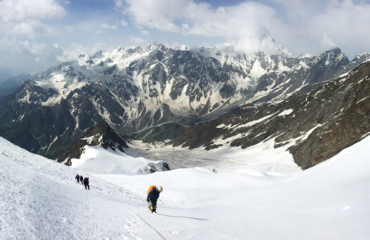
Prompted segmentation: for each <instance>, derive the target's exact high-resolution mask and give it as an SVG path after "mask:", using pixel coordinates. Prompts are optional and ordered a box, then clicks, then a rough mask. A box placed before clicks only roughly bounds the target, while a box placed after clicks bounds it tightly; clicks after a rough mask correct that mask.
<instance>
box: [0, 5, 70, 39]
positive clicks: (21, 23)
mask: <svg viewBox="0 0 370 240" xmlns="http://www.w3.org/2000/svg"><path fill="white" fill-rule="evenodd" d="M66 14H67V13H66V11H65V10H64V9H63V8H62V7H61V6H60V4H59V2H58V1H55V0H37V1H29V0H3V1H0V32H1V33H0V34H2V35H28V36H30V37H33V36H37V35H45V34H49V33H50V32H51V29H50V28H49V27H47V25H45V24H43V23H42V22H43V21H53V20H58V19H62V18H63V17H64V16H65V15H66Z"/></svg>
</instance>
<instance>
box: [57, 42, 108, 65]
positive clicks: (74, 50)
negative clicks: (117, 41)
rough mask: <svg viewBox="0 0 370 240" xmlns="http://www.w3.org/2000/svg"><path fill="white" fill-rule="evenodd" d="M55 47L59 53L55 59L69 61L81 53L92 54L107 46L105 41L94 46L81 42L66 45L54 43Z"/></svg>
mask: <svg viewBox="0 0 370 240" xmlns="http://www.w3.org/2000/svg"><path fill="white" fill-rule="evenodd" d="M53 47H54V49H55V50H58V51H57V52H58V53H59V55H56V56H55V60H56V61H58V62H67V61H74V60H76V59H77V58H78V56H80V55H81V54H85V55H92V54H94V53H95V52H97V51H98V50H102V49H104V47H105V44H104V43H97V44H95V46H93V47H86V46H84V45H81V44H77V43H71V44H70V45H69V46H67V47H65V46H62V45H60V44H58V43H54V44H53Z"/></svg>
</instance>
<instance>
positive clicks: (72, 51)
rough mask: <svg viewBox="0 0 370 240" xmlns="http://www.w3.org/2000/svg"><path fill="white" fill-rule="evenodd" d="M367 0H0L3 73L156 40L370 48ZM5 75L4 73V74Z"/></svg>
mask: <svg viewBox="0 0 370 240" xmlns="http://www.w3.org/2000/svg"><path fill="white" fill-rule="evenodd" d="M369 24H370V1H366V0H310V1H307V0H256V1H241V0H206V1H200V0H0V74H3V75H5V74H6V73H5V72H6V71H5V70H7V71H11V73H8V74H9V75H13V74H18V73H21V72H32V71H41V70H46V69H47V68H48V67H50V66H53V65H57V64H59V63H60V62H63V61H69V60H73V59H75V58H76V57H77V56H78V55H79V54H81V53H85V54H91V53H93V52H95V51H97V50H101V49H103V50H112V49H114V48H117V47H119V46H121V47H128V46H131V45H144V44H148V43H153V42H154V41H158V42H161V43H164V44H166V45H169V46H175V45H180V44H185V45H187V46H189V47H199V46H209V47H213V46H217V45H222V44H224V43H230V44H233V45H234V46H235V47H236V48H237V49H238V50H240V51H244V52H246V53H249V52H252V51H260V50H264V45H261V42H260V40H261V38H263V36H265V35H266V33H269V34H270V35H271V37H273V38H274V39H275V41H276V43H277V44H279V45H283V46H285V47H287V48H288V50H289V51H290V52H291V53H292V54H293V55H294V56H298V55H300V54H303V53H310V54H312V55H314V54H317V53H319V52H321V51H324V50H327V49H330V48H333V47H340V48H341V49H342V51H343V52H345V53H347V54H348V55H349V57H350V58H353V57H354V56H355V55H357V54H361V53H363V52H370V31H369V30H370V28H369ZM0 78H1V77H0Z"/></svg>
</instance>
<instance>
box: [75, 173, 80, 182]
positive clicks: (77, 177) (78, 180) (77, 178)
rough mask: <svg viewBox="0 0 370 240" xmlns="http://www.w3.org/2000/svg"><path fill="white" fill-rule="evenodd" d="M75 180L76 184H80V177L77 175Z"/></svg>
mask: <svg viewBox="0 0 370 240" xmlns="http://www.w3.org/2000/svg"><path fill="white" fill-rule="evenodd" d="M75 179H76V180H77V183H80V176H79V175H78V174H77V175H76V177H75Z"/></svg>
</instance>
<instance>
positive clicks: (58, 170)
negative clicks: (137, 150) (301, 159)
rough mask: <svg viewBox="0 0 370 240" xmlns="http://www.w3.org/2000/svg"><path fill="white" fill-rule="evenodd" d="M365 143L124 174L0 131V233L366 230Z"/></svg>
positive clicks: (253, 235) (148, 235) (259, 235)
mask: <svg viewBox="0 0 370 240" xmlns="http://www.w3.org/2000/svg"><path fill="white" fill-rule="evenodd" d="M259 147H260V149H255V154H254V157H255V159H256V160H257V159H258V157H259V153H260V152H261V150H262V149H261V148H263V147H266V146H265V145H261V146H259ZM369 147H370V138H369V137H368V138H365V139H364V140H363V141H361V142H360V143H357V144H355V145H353V146H352V147H350V148H348V149H345V150H344V151H342V152H341V153H340V154H338V155H337V156H335V157H333V158H332V159H330V160H328V161H326V162H324V163H322V164H319V165H318V166H316V167H314V168H311V169H309V170H306V171H304V172H302V171H296V172H295V173H287V172H285V171H280V172H279V171H276V172H275V174H271V173H268V172H266V171H259V170H257V169H255V168H251V169H250V171H249V172H248V171H247V169H245V170H246V171H244V172H239V173H237V172H235V171H234V172H233V171H229V172H217V173H215V172H212V171H209V170H207V169H205V168H188V169H177V170H173V171H169V172H159V173H154V174H149V175H136V176H129V175H112V174H101V175H93V174H90V173H87V172H85V171H82V170H78V171H76V170H75V169H73V168H70V167H67V166H64V165H61V164H58V163H55V162H53V161H50V160H47V159H45V158H43V157H40V156H37V155H34V154H31V153H28V152H27V151H25V150H22V149H20V148H19V147H16V146H14V145H13V144H11V143H9V142H8V141H6V140H4V139H2V138H0V165H1V167H0V212H1V214H0V239H162V238H161V237H160V236H159V234H158V233H160V234H161V235H162V236H163V237H164V238H165V239H257V240H258V239H260V240H262V239H274V240H279V239H281V240H287V239H288V240H289V239H292V240H293V239H323V240H324V239H325V240H326V239H339V240H340V239H343V240H347V239H354V240H356V239H367V238H368V236H369V234H370V229H369V228H368V226H369V225H370V218H369V215H370V188H369V187H368V183H369V182H370V159H369V158H370V157H369V156H370V154H369V153H370V150H369V149H370V148H369ZM270 150H271V149H270ZM268 151H269V150H268ZM268 151H267V152H268ZM271 151H272V150H271ZM252 152H253V151H251V152H250V153H251V155H250V156H247V155H246V156H245V157H246V158H247V157H251V156H252ZM262 152H263V151H262ZM240 153H242V151H240ZM270 153H272V152H270ZM233 156H235V155H230V157H233ZM268 156H271V155H268V154H267V155H266V154H261V156H260V157H261V158H267V157H268ZM281 156H284V155H283V154H282V155H281ZM286 157H287V156H286ZM283 158H285V157H283ZM261 160H262V159H260V161H261ZM267 161H268V160H267ZM270 161H271V162H270V164H271V167H273V165H274V161H275V160H270ZM276 161H277V160H276ZM229 164H230V165H231V164H232V163H231V162H230V163H229ZM235 164H236V165H239V164H240V162H237V163H235ZM76 173H79V174H82V175H83V176H89V177H90V185H91V190H90V191H87V190H85V189H84V188H83V187H82V185H79V184H77V183H76V182H75V181H74V176H75V174H76ZM277 173H280V174H279V175H278V174H277ZM152 184H156V185H162V186H163V188H164V191H163V193H162V194H161V196H160V199H159V202H158V212H159V214H158V215H156V214H150V213H148V210H147V208H146V202H145V201H144V199H145V193H146V190H147V188H148V186H149V185H152ZM155 230H156V231H158V233H157V232H156V231H155Z"/></svg>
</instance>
